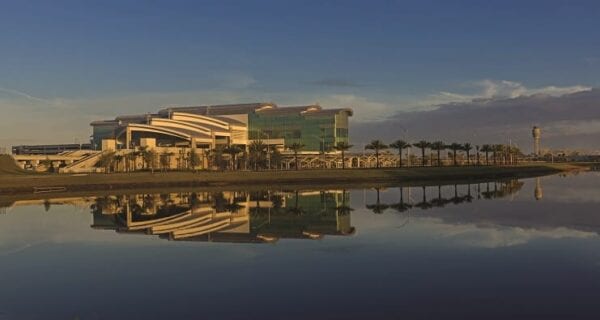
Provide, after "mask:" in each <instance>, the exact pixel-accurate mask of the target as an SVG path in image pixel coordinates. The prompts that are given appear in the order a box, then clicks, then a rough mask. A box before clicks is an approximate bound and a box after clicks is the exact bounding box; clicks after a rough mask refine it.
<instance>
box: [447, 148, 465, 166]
mask: <svg viewBox="0 0 600 320" xmlns="http://www.w3.org/2000/svg"><path fill="white" fill-rule="evenodd" d="M448 149H450V150H452V162H453V163H454V165H455V166H456V151H458V150H460V149H462V144H460V143H456V142H453V143H451V144H450V145H448Z"/></svg>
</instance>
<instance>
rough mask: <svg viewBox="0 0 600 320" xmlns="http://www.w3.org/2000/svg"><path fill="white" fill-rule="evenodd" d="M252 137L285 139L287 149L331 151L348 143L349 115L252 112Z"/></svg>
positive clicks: (249, 122)
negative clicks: (297, 147)
mask: <svg viewBox="0 0 600 320" xmlns="http://www.w3.org/2000/svg"><path fill="white" fill-rule="evenodd" d="M248 138H249V139H250V140H257V139H284V140H285V144H286V146H289V145H291V144H292V143H301V144H303V145H304V148H303V149H302V151H310V152H330V151H332V150H333V147H334V146H335V145H336V144H337V143H338V142H346V143H348V113H347V112H345V111H340V112H337V113H336V112H315V113H312V114H302V113H300V112H293V113H292V112H290V113H288V112H281V113H279V112H274V113H270V112H265V113H250V114H249V115H248Z"/></svg>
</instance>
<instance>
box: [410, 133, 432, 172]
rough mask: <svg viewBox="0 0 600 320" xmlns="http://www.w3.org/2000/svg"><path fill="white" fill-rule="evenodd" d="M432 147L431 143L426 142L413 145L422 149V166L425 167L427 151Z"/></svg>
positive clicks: (422, 141)
mask: <svg viewBox="0 0 600 320" xmlns="http://www.w3.org/2000/svg"><path fill="white" fill-rule="evenodd" d="M430 146H431V143H429V142H427V141H425V140H421V141H419V142H417V143H413V147H417V148H419V149H421V166H423V167H424V166H425V149H427V148H429V147H430Z"/></svg>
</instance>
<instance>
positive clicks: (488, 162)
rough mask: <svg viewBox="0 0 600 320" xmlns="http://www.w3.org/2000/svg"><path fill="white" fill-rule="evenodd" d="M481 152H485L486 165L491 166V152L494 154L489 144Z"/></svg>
mask: <svg viewBox="0 0 600 320" xmlns="http://www.w3.org/2000/svg"><path fill="white" fill-rule="evenodd" d="M481 152H485V165H486V166H487V165H490V156H489V154H490V152H492V146H491V145H489V144H484V145H482V146H481Z"/></svg>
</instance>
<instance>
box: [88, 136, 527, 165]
mask: <svg viewBox="0 0 600 320" xmlns="http://www.w3.org/2000/svg"><path fill="white" fill-rule="evenodd" d="M304 147H305V145H304V144H302V143H299V142H294V143H292V144H290V145H288V146H286V149H287V150H289V151H291V152H292V153H293V157H294V168H295V170H299V169H301V167H302V166H301V163H300V159H299V154H300V153H301V151H302V149H303V148H304ZM352 147H353V145H351V144H348V143H347V142H338V143H337V144H336V145H335V146H333V148H332V149H334V150H336V151H339V152H340V156H341V159H340V160H341V168H342V169H345V168H346V153H347V152H348V151H349V150H350V149H351V148H352ZM413 147H414V148H418V149H420V151H421V152H420V153H421V161H420V165H421V166H426V165H427V150H428V149H429V150H430V151H431V153H433V152H435V154H436V155H437V161H436V163H435V164H437V166H442V165H443V163H442V152H443V151H445V150H448V151H449V153H448V157H451V159H452V164H453V165H454V166H457V165H458V164H459V161H458V155H459V152H464V158H465V159H466V164H467V165H471V164H472V163H471V152H472V150H473V149H475V155H476V161H475V164H476V165H482V164H483V163H482V161H481V160H480V158H481V157H480V155H481V154H484V155H485V158H484V159H485V165H490V162H491V163H492V164H494V165H496V164H498V163H500V164H512V163H514V159H515V158H517V157H518V156H521V155H522V153H521V152H520V150H519V149H518V148H516V147H513V146H508V145H499V144H496V145H493V144H484V145H482V146H479V145H477V146H473V145H472V144H470V143H464V144H461V143H456V142H453V143H450V144H446V143H444V142H443V141H434V142H428V141H425V140H421V141H418V142H415V143H412V144H411V143H408V142H406V141H404V140H396V141H394V142H392V143H391V144H389V145H387V144H385V143H384V142H383V141H381V140H372V141H371V142H370V143H369V144H367V145H365V150H372V151H373V152H374V155H375V161H376V164H375V167H376V168H380V167H381V165H382V163H381V161H380V157H381V154H382V151H384V150H387V149H390V148H392V149H395V150H397V153H398V162H397V166H398V167H403V166H404V161H403V152H404V150H406V149H409V148H413ZM202 155H203V157H204V160H203V159H202V158H201V157H200V155H199V154H198V153H197V152H196V151H195V150H194V149H191V150H189V151H185V150H184V149H181V150H180V152H179V156H178V157H177V158H176V159H177V168H178V169H180V170H181V169H183V170H196V169H197V168H198V167H200V166H201V164H202V163H205V164H206V165H205V166H204V167H208V168H218V169H219V170H226V169H229V170H240V169H245V170H247V169H250V170H263V169H273V168H279V167H280V165H281V162H282V155H281V153H280V152H279V151H278V150H277V149H276V148H269V146H268V145H267V144H265V143H263V142H262V141H261V140H255V141H253V142H252V143H251V144H250V145H248V148H245V147H243V146H240V145H228V146H217V147H216V148H214V149H210V150H205V151H204V152H202ZM173 156H175V154H174V153H173V152H168V151H164V152H163V153H161V154H158V153H157V152H156V151H154V150H153V149H148V148H147V147H140V148H138V149H137V150H135V151H133V152H130V153H126V154H120V153H117V152H110V153H105V154H103V155H102V156H101V157H100V159H99V161H98V166H100V167H103V168H105V172H110V171H125V172H129V171H133V170H136V169H138V168H139V169H146V170H147V169H149V170H151V171H152V172H154V170H155V169H156V168H160V170H162V171H166V170H168V169H169V168H170V167H171V158H172V157H173ZM490 158H491V159H490ZM140 160H141V161H140ZM429 160H430V162H429V164H430V165H431V166H433V165H434V156H433V154H432V155H431V156H430V157H429ZM138 165H139V167H138Z"/></svg>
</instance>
